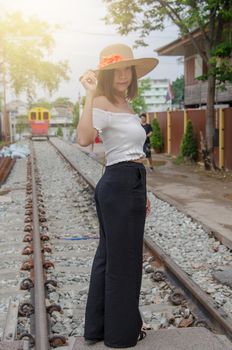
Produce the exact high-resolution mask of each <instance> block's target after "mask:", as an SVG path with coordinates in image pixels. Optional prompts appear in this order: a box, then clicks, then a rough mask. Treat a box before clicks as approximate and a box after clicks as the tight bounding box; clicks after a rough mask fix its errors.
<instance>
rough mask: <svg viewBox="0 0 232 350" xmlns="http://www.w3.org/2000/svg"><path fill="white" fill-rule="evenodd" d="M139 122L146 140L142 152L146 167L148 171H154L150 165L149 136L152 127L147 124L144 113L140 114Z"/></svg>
mask: <svg viewBox="0 0 232 350" xmlns="http://www.w3.org/2000/svg"><path fill="white" fill-rule="evenodd" d="M140 121H141V125H142V127H143V128H144V130H145V132H146V135H147V138H146V141H145V143H144V145H143V152H144V153H145V154H146V159H147V162H148V166H149V168H150V170H154V168H153V164H152V157H151V142H150V136H151V135H152V131H153V130H152V127H151V124H148V123H147V116H146V113H142V114H140Z"/></svg>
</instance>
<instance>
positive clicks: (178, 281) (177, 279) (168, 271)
mask: <svg viewBox="0 0 232 350" xmlns="http://www.w3.org/2000/svg"><path fill="white" fill-rule="evenodd" d="M53 146H55V145H54V144H53ZM56 149H57V152H59V153H60V154H61V156H62V157H63V158H64V159H65V160H66V161H67V162H68V163H69V164H70V165H71V166H72V167H73V168H74V169H75V170H77V171H78V172H80V173H81V169H80V168H77V166H76V165H74V164H73V163H72V162H71V161H70V160H69V159H68V158H67V157H66V156H65V154H64V153H62V151H61V150H60V149H59V148H58V147H56ZM81 175H82V176H83V177H84V178H85V180H86V181H87V182H88V184H89V185H90V186H91V187H92V189H93V190H94V189H95V184H94V183H93V181H92V180H91V179H90V178H89V177H88V176H86V174H83V173H81ZM144 246H145V249H146V251H149V253H150V254H151V256H150V258H151V257H153V258H154V261H158V262H159V263H158V265H159V266H160V267H161V269H160V268H159V269H156V271H155V273H154V280H155V281H165V280H167V279H168V280H169V281H170V282H171V285H172V287H171V289H172V290H173V292H172V295H171V297H170V299H171V300H172V301H173V302H174V304H176V305H181V304H182V305H183V306H184V308H186V307H188V308H189V309H192V310H194V318H195V319H193V320H192V323H189V324H192V325H195V326H201V325H203V326H205V327H207V328H208V329H210V330H213V331H214V332H219V333H221V334H224V335H226V336H227V337H228V338H229V339H230V340H232V318H231V317H230V316H229V314H227V313H226V312H225V311H224V310H223V309H218V306H217V304H216V303H215V302H214V301H213V300H212V298H210V297H209V296H208V295H207V294H206V293H205V292H204V291H203V290H202V289H201V288H200V287H199V286H198V285H197V284H196V283H195V282H194V281H193V280H192V279H191V278H190V277H189V276H188V275H187V274H186V273H185V272H184V271H182V270H181V268H180V267H179V266H178V265H177V264H176V263H175V262H174V261H173V260H172V259H171V258H170V257H169V256H168V255H167V254H166V253H165V252H164V251H163V250H162V249H161V248H160V247H159V246H158V245H156V244H155V243H154V241H152V240H151V239H150V238H149V237H148V236H146V235H145V238H144ZM150 260H151V261H152V259H150ZM168 284H169V282H168ZM186 324H187V322H186Z"/></svg>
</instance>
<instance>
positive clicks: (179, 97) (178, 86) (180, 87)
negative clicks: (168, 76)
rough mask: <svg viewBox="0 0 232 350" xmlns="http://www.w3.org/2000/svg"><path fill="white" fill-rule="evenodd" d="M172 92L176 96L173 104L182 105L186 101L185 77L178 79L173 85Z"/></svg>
mask: <svg viewBox="0 0 232 350" xmlns="http://www.w3.org/2000/svg"><path fill="white" fill-rule="evenodd" d="M172 90H173V94H174V99H173V101H172V102H173V103H174V104H181V103H182V102H183V101H184V76H183V75H182V76H181V77H179V78H176V80H175V81H173V83H172Z"/></svg>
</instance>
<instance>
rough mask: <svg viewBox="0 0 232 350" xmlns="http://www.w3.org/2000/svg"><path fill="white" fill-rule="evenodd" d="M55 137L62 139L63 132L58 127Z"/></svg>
mask: <svg viewBox="0 0 232 350" xmlns="http://www.w3.org/2000/svg"><path fill="white" fill-rule="evenodd" d="M56 136H60V137H63V130H62V128H61V127H60V126H58V128H57V131H56Z"/></svg>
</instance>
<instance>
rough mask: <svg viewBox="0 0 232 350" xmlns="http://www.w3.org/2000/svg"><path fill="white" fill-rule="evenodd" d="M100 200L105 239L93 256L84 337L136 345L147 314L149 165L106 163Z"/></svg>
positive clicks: (117, 344) (120, 345)
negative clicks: (143, 296)
mask: <svg viewBox="0 0 232 350" xmlns="http://www.w3.org/2000/svg"><path fill="white" fill-rule="evenodd" d="M95 201H96V208H97V214H98V219H99V225H100V241H99V246H98V248H97V251H96V255H95V258H94V261H93V266H92V272H91V278H90V287H89V293H88V300H87V306H86V315H85V333H84V337H85V339H104V343H105V345H107V346H109V347H114V348H126V347H131V346H135V345H136V343H137V338H138V335H139V331H140V329H141V326H142V319H141V315H140V312H139V294H140V288H141V278H142V257H143V235H144V225H145V217H146V170H145V168H144V166H143V164H141V163H136V162H132V161H130V162H121V163H117V164H115V165H111V166H107V167H106V170H105V173H104V175H103V176H102V178H101V179H100V181H99V182H98V184H97V187H96V190H95Z"/></svg>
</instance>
